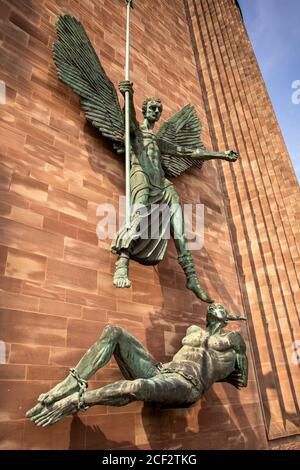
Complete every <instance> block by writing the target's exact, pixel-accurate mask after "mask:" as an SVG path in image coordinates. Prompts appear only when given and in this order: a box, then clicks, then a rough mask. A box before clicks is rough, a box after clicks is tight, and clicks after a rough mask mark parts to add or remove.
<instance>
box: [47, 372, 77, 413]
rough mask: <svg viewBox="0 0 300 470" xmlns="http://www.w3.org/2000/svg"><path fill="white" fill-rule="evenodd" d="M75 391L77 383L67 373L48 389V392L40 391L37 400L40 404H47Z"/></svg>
mask: <svg viewBox="0 0 300 470" xmlns="http://www.w3.org/2000/svg"><path fill="white" fill-rule="evenodd" d="M76 391H78V383H77V381H76V380H75V379H74V378H73V377H72V376H70V375H69V376H68V377H67V378H66V379H65V380H63V381H62V382H60V383H59V384H57V385H56V386H55V387H53V388H52V389H51V390H49V392H47V393H42V394H41V395H40V396H39V398H38V402H39V403H41V404H42V405H45V406H48V405H51V404H52V403H54V402H55V401H58V400H61V399H62V398H65V397H67V396H68V395H71V394H72V393H74V392H76Z"/></svg>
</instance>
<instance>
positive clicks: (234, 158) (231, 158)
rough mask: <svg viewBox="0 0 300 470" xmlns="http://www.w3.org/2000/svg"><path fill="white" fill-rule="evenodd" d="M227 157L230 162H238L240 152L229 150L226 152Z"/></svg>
mask: <svg viewBox="0 0 300 470" xmlns="http://www.w3.org/2000/svg"><path fill="white" fill-rule="evenodd" d="M225 155H226V158H225V160H227V161H228V162H236V161H237V160H238V159H239V154H238V153H237V152H235V151H234V150H227V151H226V152H225Z"/></svg>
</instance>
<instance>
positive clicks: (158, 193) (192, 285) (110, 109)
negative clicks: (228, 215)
mask: <svg viewBox="0 0 300 470" xmlns="http://www.w3.org/2000/svg"><path fill="white" fill-rule="evenodd" d="M57 34H58V40H57V42H56V43H55V44H54V47H53V49H54V61H55V64H56V67H57V71H58V76H59V78H60V79H61V80H62V81H63V82H64V83H65V84H66V85H68V86H69V87H71V89H72V90H73V91H74V92H75V93H76V94H77V95H79V96H80V98H81V106H82V108H83V109H84V111H85V115H86V119H87V120H88V121H89V122H90V123H92V125H93V126H95V127H96V128H97V129H98V130H99V131H100V133H101V134H102V135H103V136H104V137H106V138H108V139H110V140H111V141H112V144H113V148H114V149H115V151H116V152H117V153H118V154H122V153H124V134H125V124H124V113H123V111H122V109H121V106H120V103H119V100H118V95H117V92H116V89H115V87H114V85H113V83H112V82H111V80H110V79H109V78H108V76H107V75H106V73H105V71H104V69H103V67H102V65H101V63H100V61H99V58H98V56H97V54H96V52H95V50H94V48H93V46H92V44H91V42H90V40H89V38H88V36H87V34H86V32H85V30H84V28H83V26H82V24H81V23H80V22H79V21H77V20H76V19H75V18H74V17H72V16H69V15H65V16H60V17H59V18H58V20H57ZM119 90H120V92H121V94H122V95H123V96H125V94H126V93H129V96H130V132H131V173H130V183H131V205H132V207H133V210H132V213H131V219H130V221H131V222H130V228H128V227H123V228H121V230H120V231H119V232H118V233H117V235H116V237H115V239H114V240H113V242H112V246H111V249H112V252H113V253H115V254H117V255H118V258H117V261H116V267H115V274H114V285H115V286H116V287H117V288H128V287H130V286H131V281H130V279H129V273H128V271H129V261H130V259H132V260H135V261H137V262H139V263H141V264H143V265H152V266H154V265H157V264H158V263H159V262H160V261H161V260H162V259H163V258H164V255H165V252H166V248H167V243H168V237H166V236H165V234H166V232H167V231H168V230H169V231H170V233H171V236H172V238H173V239H174V242H175V246H176V250H177V253H178V260H179V263H180V265H181V267H182V269H183V271H184V273H185V275H186V279H187V284H186V285H187V288H188V289H190V290H192V291H193V292H194V293H195V294H196V296H197V297H198V298H199V299H201V300H202V301H204V302H207V303H212V302H213V300H212V299H211V298H210V296H209V294H208V293H207V292H205V290H204V289H203V288H202V287H201V285H200V282H199V280H198V277H197V274H196V270H195V266H194V262H193V258H192V255H191V253H190V251H189V250H188V247H187V240H186V237H185V234H184V221H183V213H182V208H181V205H180V199H179V196H178V194H177V192H176V190H175V187H174V185H173V184H172V183H171V181H169V179H168V178H167V177H170V176H171V177H177V176H180V175H181V174H182V173H183V172H185V171H187V170H188V169H190V168H192V167H194V166H196V167H199V168H201V166H202V163H203V162H204V161H206V160H212V159H220V160H226V161H228V162H235V161H236V160H237V159H238V154H237V153H236V152H235V151H233V150H229V151H226V152H224V153H222V152H211V151H208V150H206V149H205V147H204V145H203V143H202V142H201V137H200V134H201V123H200V121H199V118H198V116H197V113H196V111H195V109H194V107H193V106H191V105H187V106H185V107H184V108H182V109H181V110H180V111H179V112H177V113H176V114H174V115H173V116H172V117H170V118H169V119H168V120H167V121H165V122H164V123H163V124H162V126H161V127H160V129H159V130H158V132H157V133H156V134H154V132H153V129H154V126H155V124H156V123H157V122H158V121H159V119H160V117H161V114H162V111H163V104H162V102H161V100H160V99H158V98H148V99H146V100H145V101H144V103H143V106H142V113H143V116H144V122H143V123H142V124H140V123H139V122H138V120H137V117H136V111H135V107H134V99H133V95H134V91H133V85H132V83H131V82H130V81H122V82H121V83H120V85H119ZM161 206H167V207H168V208H169V212H168V220H167V223H166V220H164V221H163V223H161V226H160V231H159V236H156V237H149V236H145V233H142V232H143V229H141V227H144V229H145V227H146V229H147V228H148V225H147V220H150V219H151V221H153V220H155V218H156V219H158V217H159V214H158V212H159V211H160V207H161ZM141 208H143V210H141ZM156 212H157V213H156ZM145 221H146V223H145ZM149 223H150V222H149ZM151 223H152V222H151Z"/></svg>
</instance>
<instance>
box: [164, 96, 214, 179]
mask: <svg viewBox="0 0 300 470" xmlns="http://www.w3.org/2000/svg"><path fill="white" fill-rule="evenodd" d="M201 127H202V126H201V122H200V120H199V118H198V115H197V112H196V110H195V108H194V107H193V106H191V105H187V106H185V107H184V108H182V109H181V110H180V111H178V112H177V113H176V114H174V115H173V116H172V117H170V118H169V119H168V120H167V121H165V122H164V123H163V124H162V126H161V128H160V129H159V131H158V133H157V141H158V145H159V147H160V151H161V155H162V166H163V169H164V171H165V173H166V175H167V176H179V175H181V174H182V173H183V172H185V171H187V170H188V169H189V168H191V167H193V166H196V167H198V168H201V167H202V165H203V163H202V162H201V161H199V160H196V159H194V158H191V157H176V155H174V153H175V148H176V147H178V146H180V147H186V148H189V149H193V150H195V149H197V148H202V149H205V147H204V145H203V143H202V141H201V138H200V135H201ZM172 150H173V151H172Z"/></svg>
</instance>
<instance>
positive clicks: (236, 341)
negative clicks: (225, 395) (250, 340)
mask: <svg viewBox="0 0 300 470" xmlns="http://www.w3.org/2000/svg"><path fill="white" fill-rule="evenodd" d="M228 339H229V341H230V344H231V346H232V348H233V349H234V350H235V352H236V360H235V371H234V372H233V373H232V375H231V377H230V378H231V380H230V382H231V383H232V385H234V386H235V387H237V388H243V387H247V384H248V358H247V354H246V344H245V341H244V339H243V338H242V336H241V335H240V334H239V333H237V332H231V333H229V335H228Z"/></svg>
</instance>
